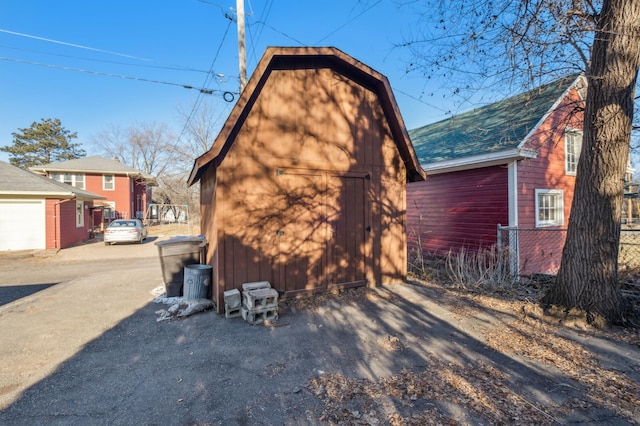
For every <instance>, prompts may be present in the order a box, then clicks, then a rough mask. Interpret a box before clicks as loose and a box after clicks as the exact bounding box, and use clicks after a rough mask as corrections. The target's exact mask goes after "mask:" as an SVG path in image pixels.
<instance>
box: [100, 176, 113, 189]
mask: <svg viewBox="0 0 640 426" xmlns="http://www.w3.org/2000/svg"><path fill="white" fill-rule="evenodd" d="M102 189H104V190H105V191H113V190H114V189H116V182H115V179H114V177H113V175H102Z"/></svg>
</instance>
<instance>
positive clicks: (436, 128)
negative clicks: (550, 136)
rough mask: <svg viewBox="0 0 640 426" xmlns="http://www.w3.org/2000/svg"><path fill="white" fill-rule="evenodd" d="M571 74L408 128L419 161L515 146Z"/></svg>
mask: <svg viewBox="0 0 640 426" xmlns="http://www.w3.org/2000/svg"><path fill="white" fill-rule="evenodd" d="M577 77H578V76H577V75H572V76H569V77H565V78H562V79H559V80H556V81H555V82H553V83H549V84H546V85H544V86H540V87H538V88H536V89H533V90H531V91H529V92H525V93H521V94H519V95H516V96H513V97H510V98H507V99H504V100H502V101H499V102H496V103H493V104H490V105H486V106H484V107H481V108H478V109H475V110H473V111H469V112H466V113H463V114H460V115H457V116H454V117H451V118H448V119H446V120H443V121H439V122H437V123H433V124H429V125H427V126H424V127H420V128H417V129H413V130H410V131H409V136H410V137H411V142H412V143H413V147H414V149H415V151H416V154H417V156H418V160H419V161H420V164H422V165H427V164H431V163H436V162H440V161H448V160H455V159H460V158H464V157H470V156H474V155H481V154H491V153H496V152H500V151H506V150H510V149H515V148H518V145H519V144H520V143H521V142H522V141H523V139H524V138H525V137H526V136H527V135H528V134H529V132H530V131H531V130H533V129H534V128H535V127H536V126H537V125H538V124H539V123H540V121H541V119H542V118H544V116H545V115H546V114H547V113H548V112H549V111H550V110H551V108H552V107H553V106H554V105H555V103H556V102H557V101H558V100H559V99H560V97H561V96H562V95H563V94H564V93H565V92H566V91H567V90H568V89H569V87H570V86H571V85H572V84H573V83H574V82H575V81H576V79H577Z"/></svg>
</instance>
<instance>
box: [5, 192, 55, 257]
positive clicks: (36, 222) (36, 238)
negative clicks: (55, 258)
mask: <svg viewBox="0 0 640 426" xmlns="http://www.w3.org/2000/svg"><path fill="white" fill-rule="evenodd" d="M45 237H46V236H45V208H44V200H0V251H6V250H33V249H44V248H46V241H45Z"/></svg>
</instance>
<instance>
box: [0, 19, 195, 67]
mask: <svg viewBox="0 0 640 426" xmlns="http://www.w3.org/2000/svg"><path fill="white" fill-rule="evenodd" d="M0 33H5V34H10V35H15V36H19V37H25V38H30V39H34V40H39V41H45V42H47V43H54V44H60V45H62V46H68V47H74V48H77V49H83V50H89V51H92V52H98V53H104V54H108V55H114V56H119V57H121V58H127V59H133V60H137V61H142V62H151V63H156V64H161V65H165V66H171V67H175V68H176V69H184V70H190V71H193V69H192V68H188V67H184V66H181V65H175V64H166V63H162V62H159V61H156V60H153V59H148V58H142V57H139V56H134V55H128V54H126V53H119V52H114V51H111V50H104V49H98V48H95V47H90V46H83V45H81V44H76V43H69V42H66V41H60V40H54V39H51V38H46V37H40V36H36V35H32V34H25V33H19V32H16V31H10V30H6V29H3V28H0Z"/></svg>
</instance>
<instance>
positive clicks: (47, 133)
mask: <svg viewBox="0 0 640 426" xmlns="http://www.w3.org/2000/svg"><path fill="white" fill-rule="evenodd" d="M12 135H13V145H8V146H3V147H0V150H1V151H4V152H7V153H9V154H10V157H9V162H10V163H11V164H12V165H14V166H16V167H20V168H21V169H25V170H26V169H28V168H29V167H32V166H39V165H42V164H48V163H53V162H58V161H66V160H73V159H74V158H81V157H84V156H85V155H87V154H86V152H85V151H84V150H83V149H82V148H80V145H79V144H77V143H72V142H71V141H72V140H73V139H76V138H77V137H78V135H77V133H75V132H74V133H71V132H70V131H69V130H67V129H65V128H64V127H62V124H61V123H60V120H59V119H57V118H56V119H51V118H48V119H41V120H40V122H35V121H34V122H33V123H32V124H31V127H29V128H24V129H18V132H14V133H12Z"/></svg>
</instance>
